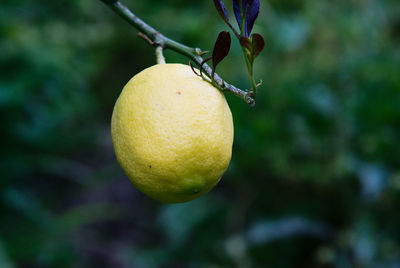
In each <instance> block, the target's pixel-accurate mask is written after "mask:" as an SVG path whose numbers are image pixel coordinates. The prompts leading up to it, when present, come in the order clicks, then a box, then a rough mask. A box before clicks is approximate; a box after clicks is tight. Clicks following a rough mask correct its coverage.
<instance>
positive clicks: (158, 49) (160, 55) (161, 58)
mask: <svg viewBox="0 0 400 268" xmlns="http://www.w3.org/2000/svg"><path fill="white" fill-rule="evenodd" d="M156 57H157V63H158V64H165V58H164V55H163V47H162V46H157V47H156Z"/></svg>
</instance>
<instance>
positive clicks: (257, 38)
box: [251, 33, 265, 59]
mask: <svg viewBox="0 0 400 268" xmlns="http://www.w3.org/2000/svg"><path fill="white" fill-rule="evenodd" d="M251 44H252V50H253V51H252V54H253V59H255V58H256V57H257V56H258V55H259V54H260V53H261V51H262V50H263V49H264V46H265V42H264V38H263V37H262V36H261V34H258V33H254V34H252V35H251Z"/></svg>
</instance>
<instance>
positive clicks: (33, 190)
mask: <svg viewBox="0 0 400 268" xmlns="http://www.w3.org/2000/svg"><path fill="white" fill-rule="evenodd" d="M228 2H229V1H225V3H226V4H227V6H228V8H230V5H229V3H228ZM124 3H125V4H126V5H127V6H128V7H129V8H131V9H132V10H133V11H134V12H135V13H136V14H138V15H139V16H140V17H142V18H143V19H144V20H145V21H147V22H148V23H149V24H151V25H153V26H154V27H156V28H157V29H159V30H160V31H162V32H163V33H165V34H166V35H167V36H170V37H172V38H174V39H176V40H178V41H181V42H183V43H185V44H188V45H190V46H199V47H201V48H203V49H210V48H212V45H213V43H214V40H215V38H216V37H217V35H218V32H219V31H221V30H223V29H225V26H224V23H223V22H222V21H221V19H220V18H219V16H218V14H217V12H216V11H215V10H214V6H213V3H212V1H183V0H164V1H161V0H159V1H156V0H147V1H129V0H126V1H125V2H124ZM231 15H232V13H231ZM254 31H255V32H259V33H262V34H263V35H264V36H265V39H266V41H267V47H266V49H265V50H264V51H263V53H262V54H261V55H260V57H259V58H258V59H257V60H256V66H255V77H258V78H259V79H262V80H263V82H264V85H263V87H262V88H261V89H260V91H259V95H258V98H257V105H256V107H255V108H254V109H251V108H249V107H247V106H246V104H244V103H243V102H242V101H241V100H239V99H237V98H235V97H233V96H229V95H227V98H228V101H229V103H230V106H231V108H232V112H233V116H234V122H235V144H234V152H233V159H232V163H231V165H230V167H229V169H228V171H227V173H226V175H225V176H224V177H223V179H222V181H221V182H220V184H219V185H218V186H217V187H216V188H215V189H214V190H213V191H212V192H210V193H209V194H207V195H206V196H205V197H203V198H200V199H198V200H195V201H193V202H189V203H186V204H179V205H164V204H160V203H158V202H156V201H153V200H151V199H149V198H147V197H146V196H144V195H142V194H141V193H139V192H138V191H137V190H135V189H134V188H133V186H131V184H130V183H129V182H128V180H127V179H126V178H125V176H124V174H123V173H122V171H121V169H120V168H119V166H118V165H117V163H116V160H115V157H114V155H113V150H112V145H111V141H110V134H109V122H110V118H111V113H112V108H113V105H114V102H115V100H116V98H117V97H118V95H119V93H120V91H121V89H122V87H123V85H124V84H125V83H126V82H127V81H128V80H129V78H130V77H132V76H133V75H134V74H136V73H138V72H139V71H140V70H142V69H144V68H145V67H148V66H150V65H152V64H154V63H155V57H154V51H153V49H152V48H151V47H149V46H148V45H147V44H145V43H144V42H143V41H142V40H141V39H139V38H137V37H136V30H135V29H133V28H132V27H131V26H129V25H128V24H127V23H126V22H124V21H122V20H121V19H120V18H119V17H118V16H117V15H116V14H114V13H112V11H110V10H109V9H108V8H107V7H106V6H105V5H103V4H102V3H101V2H100V1H78V0H68V1H66V0H59V1H51V0H43V1H39V2H36V1H22V0H3V1H2V2H1V3H0V115H1V121H0V122H1V123H0V131H1V134H2V135H1V137H2V138H1V141H0V146H1V147H0V148H1V153H0V168H1V169H0V170H1V180H0V185H1V187H0V213H1V214H0V217H1V218H0V267H2V268H3V267H4V268H11V267H399V266H400V244H399V242H400V229H399V226H400V216H398V215H397V214H398V211H397V208H398V206H400V195H399V191H400V38H399V37H400V3H399V1H397V0H387V1H378V0H366V1H361V0H351V1H345V0H338V1H315V0H306V1H297V0H269V1H264V0H261V13H260V18H259V20H258V21H257V23H256V25H255V29H254ZM166 57H167V61H169V62H183V63H187V62H188V60H187V59H186V58H184V57H182V56H180V55H177V54H176V53H174V52H166ZM219 73H220V74H221V75H222V76H223V77H224V78H226V80H227V81H231V82H232V83H233V84H235V85H237V86H239V87H241V88H246V87H248V84H247V80H246V71H245V66H244V65H243V62H242V55H241V51H240V49H239V46H238V45H237V44H235V45H234V47H233V50H232V52H231V55H230V57H228V58H227V59H226V60H225V61H224V62H223V63H222V64H221V65H220V66H219Z"/></svg>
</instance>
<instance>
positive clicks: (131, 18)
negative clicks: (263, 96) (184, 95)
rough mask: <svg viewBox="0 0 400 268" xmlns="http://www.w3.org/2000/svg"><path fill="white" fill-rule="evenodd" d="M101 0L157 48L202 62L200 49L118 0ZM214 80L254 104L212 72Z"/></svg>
mask: <svg viewBox="0 0 400 268" xmlns="http://www.w3.org/2000/svg"><path fill="white" fill-rule="evenodd" d="M101 1H103V2H104V3H105V4H107V5H108V6H109V7H110V8H111V9H112V10H114V11H115V12H116V13H117V14H118V15H120V16H121V17H122V18H123V19H125V20H126V21H127V22H128V23H129V24H131V25H132V26H133V27H135V28H136V29H137V30H138V31H140V32H141V33H142V38H143V36H146V37H147V38H148V39H149V40H147V41H151V43H150V42H149V43H150V44H151V45H153V46H155V47H157V48H159V50H161V51H162V49H168V48H169V49H171V50H174V51H176V52H178V53H180V54H182V55H184V56H186V57H188V58H189V59H191V60H193V61H195V62H196V63H197V64H198V65H199V66H200V64H201V63H202V62H203V57H201V55H202V54H203V52H202V50H201V49H199V48H192V47H188V46H185V45H183V44H181V43H178V42H176V41H174V40H172V39H170V38H168V37H166V36H164V35H163V34H161V33H160V32H158V31H157V30H156V29H154V28H153V27H151V26H150V25H148V24H147V23H145V22H144V21H142V20H141V19H140V18H139V17H137V16H136V15H135V14H133V13H132V12H131V11H130V10H129V9H128V8H127V7H125V6H124V5H123V4H121V3H120V2H119V1H118V0H101ZM144 39H146V38H144ZM203 70H204V72H205V73H206V74H207V75H208V76H210V77H211V75H212V69H211V67H210V66H209V65H207V64H203ZM214 81H215V82H216V85H217V86H218V88H219V89H220V90H222V91H228V92H230V93H232V94H233V95H235V96H237V97H239V98H241V99H243V100H244V101H245V102H246V103H247V104H249V105H250V106H254V104H255V102H254V99H253V98H252V97H251V96H250V94H249V93H248V92H246V91H244V90H241V89H239V88H237V87H235V86H234V85H231V84H229V83H227V82H226V81H224V80H223V79H222V78H221V77H220V76H219V75H218V74H217V73H215V74H214Z"/></svg>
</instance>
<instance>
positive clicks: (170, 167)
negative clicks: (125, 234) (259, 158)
mask: <svg viewBox="0 0 400 268" xmlns="http://www.w3.org/2000/svg"><path fill="white" fill-rule="evenodd" d="M111 136H112V142H113V146H114V150H115V154H116V158H117V160H118V162H119V164H120V165H121V167H122V169H123V170H124V172H125V174H126V175H127V177H128V178H129V180H130V181H131V182H132V183H133V185H134V186H135V187H136V188H137V189H138V190H140V191H141V192H143V193H145V194H147V195H148V196H150V197H152V198H154V199H156V200H159V201H161V202H165V203H182V202H187V201H190V200H193V199H195V198H197V197H200V196H202V195H204V194H206V193H207V192H209V191H210V190H211V189H212V188H213V187H214V186H215V185H216V184H217V183H218V181H219V180H220V178H221V177H222V175H223V173H224V172H225V171H226V169H227V167H228V165H229V162H230V159H231V154H232V143H233V121H232V114H231V111H230V109H229V106H228V104H227V102H226V99H225V96H224V95H223V94H222V93H221V92H220V91H219V90H218V89H216V88H215V87H213V86H212V85H211V84H210V83H208V82H206V81H204V80H202V79H201V78H199V77H198V76H196V75H195V74H194V73H193V71H192V70H191V69H190V67H189V66H187V65H183V64H158V65H154V66H152V67H149V68H147V69H145V70H143V71H142V72H140V73H139V74H137V75H135V76H134V77H133V78H132V79H131V80H130V81H129V82H128V83H127V84H126V85H125V87H124V89H123V90H122V92H121V95H120V96H119V98H118V100H117V102H116V104H115V107H114V111H113V115H112V120H111Z"/></svg>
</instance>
